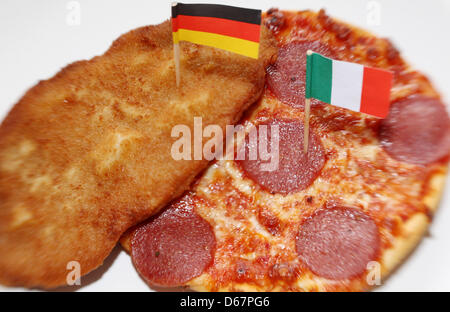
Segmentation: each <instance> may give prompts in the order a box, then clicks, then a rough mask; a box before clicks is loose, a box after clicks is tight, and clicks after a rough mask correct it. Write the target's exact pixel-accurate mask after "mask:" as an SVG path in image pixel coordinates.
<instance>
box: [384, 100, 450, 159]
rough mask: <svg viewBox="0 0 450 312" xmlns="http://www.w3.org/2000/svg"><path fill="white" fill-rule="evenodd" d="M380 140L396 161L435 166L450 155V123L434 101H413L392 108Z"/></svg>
mask: <svg viewBox="0 0 450 312" xmlns="http://www.w3.org/2000/svg"><path fill="white" fill-rule="evenodd" d="M379 137H380V140H381V144H382V146H383V148H384V149H385V150H386V152H387V153H388V154H389V155H391V156H392V157H393V158H395V159H397V160H400V161H405V162H409V163H413V164H429V163H432V162H435V161H437V160H439V159H441V158H443V157H444V156H446V155H448V153H449V151H450V120H449V117H448V114H447V111H446V109H445V107H444V105H443V104H442V103H441V102H440V101H439V100H438V99H434V98H429V97H424V96H414V97H409V98H406V99H403V100H400V101H398V102H395V103H393V104H392V105H391V110H390V112H389V115H388V116H387V117H386V119H384V120H383V121H382V122H381V127H380V132H379Z"/></svg>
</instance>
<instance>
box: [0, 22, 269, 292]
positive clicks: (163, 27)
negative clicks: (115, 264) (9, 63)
mask: <svg viewBox="0 0 450 312" xmlns="http://www.w3.org/2000/svg"><path fill="white" fill-rule="evenodd" d="M171 35H172V33H171V27H170V22H169V21H167V22H164V23H162V24H160V25H157V26H148V27H143V28H139V29H136V30H133V31H131V32H129V33H127V34H125V35H123V36H121V37H120V38H119V39H118V40H116V41H115V42H114V43H113V45H112V46H111V48H110V49H109V50H108V51H107V52H106V53H105V54H104V55H102V56H99V57H95V58H93V59H92V60H90V61H81V62H76V63H73V64H71V65H69V66H67V67H66V68H64V69H63V70H61V72H59V73H58V74H57V75H56V76H55V77H53V78H51V79H50V80H47V81H41V82H40V83H39V84H38V85H37V86H35V87H33V88H32V89H31V90H29V91H28V92H27V93H26V94H25V96H24V97H23V98H22V99H21V100H20V101H19V103H17V104H16V105H15V106H14V108H13V109H12V111H11V112H10V113H9V115H8V116H7V117H6V119H5V120H4V122H3V123H2V125H1V128H0V201H1V202H0V282H1V283H2V284H6V285H23V286H28V287H32V286H33V287H44V288H50V287H55V286H58V285H62V284H64V283H65V282H66V275H67V273H69V271H68V270H67V269H66V266H67V263H68V262H69V261H73V260H75V261H78V262H79V263H80V264H81V272H82V274H86V273H88V272H90V271H91V270H93V269H95V268H96V267H98V266H99V265H101V264H102V262H103V260H104V259H105V257H106V256H107V255H108V254H109V253H110V251H111V250H112V248H113V247H114V245H115V244H116V242H117V240H118V239H119V237H120V236H121V235H122V233H123V232H124V231H125V230H126V229H128V228H129V227H130V226H132V225H134V224H136V223H138V222H140V221H142V220H144V219H146V218H147V217H149V216H150V215H151V214H153V213H155V212H156V211H157V210H158V209H160V208H161V207H163V206H164V205H165V204H167V203H168V202H169V201H170V200H172V199H173V198H175V197H177V196H179V195H180V194H181V193H182V192H183V191H184V190H186V189H187V188H188V186H189V184H190V183H191V182H192V180H193V179H194V177H195V176H196V175H197V174H198V173H199V172H200V171H201V170H202V169H203V168H205V166H206V165H207V161H206V160H201V161H185V160H181V161H175V160H174V159H173V158H171V154H170V150H171V145H172V143H173V142H174V141H175V140H176V138H172V137H171V130H172V127H173V126H174V125H177V124H186V125H189V126H190V127H191V128H192V125H193V117H194V116H199V117H202V118H203V126H206V125H208V124H218V125H220V126H222V127H224V126H225V125H226V124H232V123H234V122H236V121H237V120H238V119H239V117H240V116H241V114H242V112H243V110H244V109H245V108H247V107H248V106H249V105H250V104H252V103H253V102H255V101H256V99H257V98H258V97H259V95H260V94H261V92H262V89H263V88H264V76H265V66H266V65H267V64H268V63H269V62H270V61H271V60H272V59H273V58H274V57H273V56H274V55H275V54H276V46H275V44H274V41H273V39H272V38H271V37H270V35H269V33H268V32H267V31H266V29H265V28H264V29H263V31H262V40H261V47H260V50H261V53H260V54H261V55H260V58H259V60H253V59H250V58H247V57H244V56H240V55H237V54H233V53H230V52H225V51H222V50H218V49H214V48H209V47H204V46H198V45H194V44H190V43H184V42H183V43H181V74H182V83H181V87H180V89H179V90H177V88H176V86H175V73H174V63H173V52H172V37H171Z"/></svg>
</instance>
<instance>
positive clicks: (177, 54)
mask: <svg viewBox="0 0 450 312" xmlns="http://www.w3.org/2000/svg"><path fill="white" fill-rule="evenodd" d="M173 58H174V60H175V79H176V82H177V88H178V87H179V86H180V45H179V44H178V43H174V44H173Z"/></svg>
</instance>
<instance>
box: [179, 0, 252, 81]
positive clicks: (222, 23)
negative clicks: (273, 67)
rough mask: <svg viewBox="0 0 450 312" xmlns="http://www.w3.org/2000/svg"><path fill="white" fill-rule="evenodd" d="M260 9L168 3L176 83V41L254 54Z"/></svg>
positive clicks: (243, 53)
mask: <svg viewBox="0 0 450 312" xmlns="http://www.w3.org/2000/svg"><path fill="white" fill-rule="evenodd" d="M260 31H261V10H253V9H245V8H239V7H232V6H226V5H218V4H184V3H173V4H172V34H173V43H174V58H175V67H176V72H177V74H176V75H177V85H179V82H180V75H179V74H180V73H179V55H180V48H179V42H180V41H189V42H192V43H196V44H201V45H206V46H210V47H215V48H219V49H223V50H227V51H230V52H234V53H238V54H242V55H245V56H248V57H251V58H255V59H257V58H258V54H259V39H260Z"/></svg>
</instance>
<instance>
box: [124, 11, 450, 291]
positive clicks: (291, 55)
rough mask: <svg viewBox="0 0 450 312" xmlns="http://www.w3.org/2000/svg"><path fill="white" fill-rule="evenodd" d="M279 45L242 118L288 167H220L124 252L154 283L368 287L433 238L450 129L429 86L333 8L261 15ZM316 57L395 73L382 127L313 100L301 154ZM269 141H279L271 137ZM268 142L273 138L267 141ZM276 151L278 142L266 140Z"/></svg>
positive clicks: (132, 235)
mask: <svg viewBox="0 0 450 312" xmlns="http://www.w3.org/2000/svg"><path fill="white" fill-rule="evenodd" d="M263 22H264V23H265V25H266V26H267V27H268V28H269V29H270V30H271V31H272V33H273V34H274V36H275V38H276V39H277V41H278V46H279V52H278V56H277V60H276V62H275V63H274V64H273V65H270V66H269V67H268V68H267V70H266V71H267V75H266V88H265V91H264V93H263V95H262V96H261V98H260V99H259V101H258V102H257V103H256V104H255V106H254V107H252V108H251V110H250V111H249V112H248V113H247V114H246V116H245V117H244V118H243V119H242V120H241V124H242V126H243V127H244V129H245V131H246V134H247V136H246V139H245V140H241V141H240V142H239V140H236V146H235V148H236V150H239V148H240V147H239V146H244V151H245V152H246V153H247V152H249V150H248V144H244V142H247V138H248V134H249V131H250V129H251V128H252V127H253V126H254V125H268V126H273V125H276V126H278V129H279V165H278V168H277V169H276V170H274V171H262V170H261V169H260V168H261V166H260V165H261V164H262V163H264V161H265V160H263V159H259V158H257V159H252V160H246V159H244V160H225V159H221V160H218V161H216V162H214V163H213V164H212V165H211V166H210V167H209V168H208V169H207V170H206V171H205V172H204V173H203V174H202V175H201V176H199V177H198V179H197V180H196V182H195V183H194V184H193V185H192V187H191V189H190V190H189V191H188V192H187V193H185V194H184V195H183V196H182V197H181V198H179V199H178V200H176V201H174V202H172V203H171V204H170V205H169V206H168V207H166V208H165V209H164V210H163V211H162V212H160V213H159V214H158V215H156V216H153V217H152V218H150V219H149V220H147V221H146V222H144V223H143V224H141V225H139V226H137V227H135V228H133V229H131V230H129V231H128V232H127V233H126V235H125V236H123V238H122V240H121V242H122V245H123V246H124V247H125V249H127V250H128V251H129V252H130V254H131V257H132V261H133V264H134V266H135V267H136V269H137V271H138V272H139V274H140V275H141V276H142V278H143V279H144V280H145V281H147V282H148V283H149V285H151V286H164V287H179V286H183V287H188V288H189V289H192V290H197V291H364V290H368V289H371V288H373V287H374V286H376V285H377V284H379V283H377V281H376V280H377V274H378V275H379V276H378V277H379V278H381V279H382V280H384V279H385V278H386V277H387V276H388V275H389V273H391V272H392V271H393V270H394V269H395V267H396V266H397V265H399V263H400V262H402V260H404V259H405V257H406V256H407V255H408V254H409V253H410V251H411V250H412V249H413V248H414V247H415V246H416V245H417V244H418V242H419V241H420V239H421V237H422V236H423V235H424V233H425V232H426V230H427V228H428V225H429V224H430V222H431V220H432V217H433V214H434V213H435V211H436V209H437V206H438V202H439V199H440V196H441V192H442V190H443V185H444V181H445V176H446V172H447V162H448V154H449V150H450V121H449V117H448V114H447V112H446V108H445V105H444V104H443V103H442V102H441V99H440V95H439V94H438V92H437V91H436V90H435V89H434V88H433V86H432V85H431V83H430V81H429V80H428V79H427V78H426V77H425V76H424V75H423V74H421V73H420V72H418V71H416V70H414V69H413V68H411V67H410V66H409V65H408V63H406V62H405V60H404V59H403V58H402V56H401V55H400V53H399V51H398V50H397V49H396V48H395V47H394V45H393V44H392V43H391V42H390V41H389V40H387V39H382V38H378V37H376V36H374V35H372V34H370V33H368V32H366V31H364V30H361V29H359V28H356V27H354V26H351V25H348V24H346V23H343V22H341V21H338V20H336V19H334V18H331V17H329V16H328V15H327V14H326V13H325V11H324V10H321V11H319V12H312V11H300V12H291V11H279V10H277V9H271V10H269V11H268V12H266V13H265V14H263ZM307 50H313V51H314V52H317V53H320V54H322V55H325V56H328V57H330V58H333V59H338V60H344V61H349V62H354V63H359V64H363V65H367V66H371V67H377V68H382V69H387V70H389V71H392V72H393V74H394V80H393V88H392V92H391V108H390V112H389V115H388V116H387V117H386V118H385V119H379V118H376V117H372V116H369V115H365V114H362V113H358V112H353V111H349V110H345V109H342V108H339V107H335V106H331V105H328V104H325V103H322V102H320V101H317V100H313V101H312V107H311V117H310V131H309V144H308V153H307V154H304V153H303V140H304V139H303V138H304V122H303V121H304V98H305V87H304V85H305V66H306V64H305V62H306V57H305V55H306V52H307ZM269 132H270V131H269ZM269 132H267V133H266V134H264V135H262V136H259V137H258V140H259V142H258V143H260V141H264V140H266V139H268V138H269V136H270V133H269ZM267 142H268V143H267V144H269V147H270V141H267Z"/></svg>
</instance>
